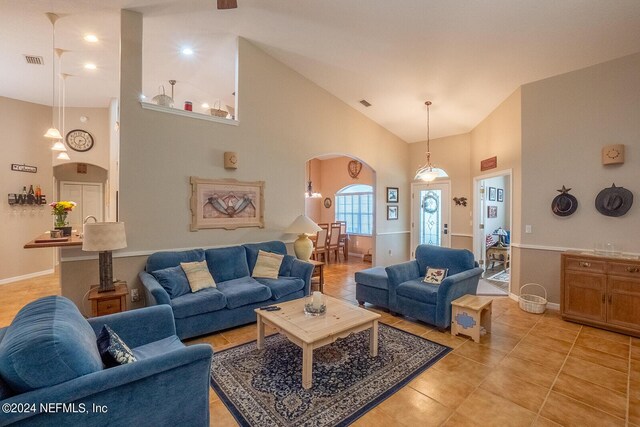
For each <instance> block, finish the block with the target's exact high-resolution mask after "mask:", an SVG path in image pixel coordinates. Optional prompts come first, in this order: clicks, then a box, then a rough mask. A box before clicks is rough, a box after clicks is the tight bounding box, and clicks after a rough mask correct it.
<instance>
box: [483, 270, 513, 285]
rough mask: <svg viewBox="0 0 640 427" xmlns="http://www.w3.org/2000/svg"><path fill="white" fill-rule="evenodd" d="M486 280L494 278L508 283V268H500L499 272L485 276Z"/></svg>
mask: <svg viewBox="0 0 640 427" xmlns="http://www.w3.org/2000/svg"><path fill="white" fill-rule="evenodd" d="M487 279H488V280H495V281H496V282H505V283H509V270H508V269H507V270H502V271H500V272H499V273H496V274H494V275H493V276H491V277H488V278H487Z"/></svg>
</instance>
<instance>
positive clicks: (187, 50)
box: [182, 47, 193, 55]
mask: <svg viewBox="0 0 640 427" xmlns="http://www.w3.org/2000/svg"><path fill="white" fill-rule="evenodd" d="M182 54H183V55H193V49H191V48H190V47H184V48H182Z"/></svg>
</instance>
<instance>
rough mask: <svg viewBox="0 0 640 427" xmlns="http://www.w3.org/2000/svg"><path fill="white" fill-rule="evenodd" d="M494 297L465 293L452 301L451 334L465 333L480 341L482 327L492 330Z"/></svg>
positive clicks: (488, 331) (488, 330)
mask: <svg viewBox="0 0 640 427" xmlns="http://www.w3.org/2000/svg"><path fill="white" fill-rule="evenodd" d="M492 301H493V298H491V297H485V296H477V295H463V296H461V297H460V298H458V299H457V300H455V301H453V302H451V335H454V336H455V335H458V334H464V335H467V336H469V337H471V338H473V340H474V341H475V342H477V343H479V342H480V328H481V327H484V329H485V330H486V331H487V333H490V332H491V302H492Z"/></svg>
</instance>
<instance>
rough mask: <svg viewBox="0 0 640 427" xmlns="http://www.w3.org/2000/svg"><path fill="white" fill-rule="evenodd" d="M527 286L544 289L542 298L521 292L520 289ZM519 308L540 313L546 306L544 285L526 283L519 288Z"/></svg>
mask: <svg viewBox="0 0 640 427" xmlns="http://www.w3.org/2000/svg"><path fill="white" fill-rule="evenodd" d="M527 286H538V287H539V288H542V290H543V291H544V298H543V297H541V296H538V295H533V294H523V293H522V291H523V289H524V288H526V287H527ZM518 303H519V304H520V308H521V309H522V310H524V311H526V312H528V313H534V314H541V313H544V310H545V309H546V308H547V290H546V289H545V288H544V286H541V285H539V284H537V283H527V284H526V285H522V287H521V288H520V297H519V298H518Z"/></svg>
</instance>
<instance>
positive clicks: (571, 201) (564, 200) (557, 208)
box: [551, 185, 578, 216]
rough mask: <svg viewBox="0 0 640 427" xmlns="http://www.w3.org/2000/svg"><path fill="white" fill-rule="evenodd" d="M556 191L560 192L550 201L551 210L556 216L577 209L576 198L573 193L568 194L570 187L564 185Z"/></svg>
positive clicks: (569, 213)
mask: <svg viewBox="0 0 640 427" xmlns="http://www.w3.org/2000/svg"><path fill="white" fill-rule="evenodd" d="M558 191H559V192H560V194H558V195H557V196H556V197H555V198H554V199H553V201H552V202H551V210H552V211H553V213H554V214H556V215H558V216H569V215H571V214H572V213H574V212H575V211H576V209H578V199H576V197H575V196H574V195H573V194H569V191H571V189H570V188H566V187H565V186H564V185H563V186H562V189H560V190H558Z"/></svg>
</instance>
